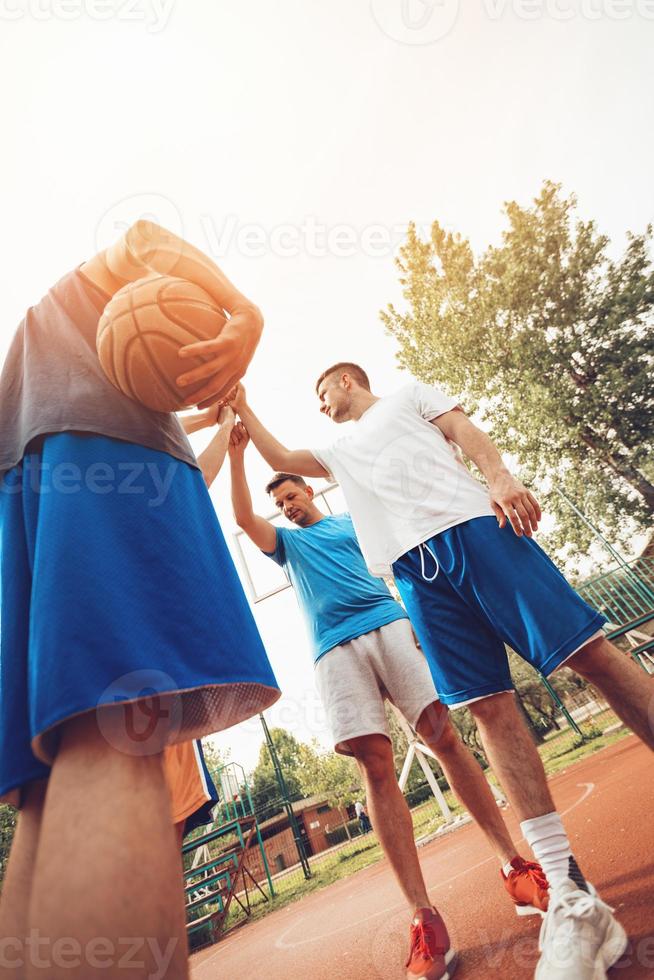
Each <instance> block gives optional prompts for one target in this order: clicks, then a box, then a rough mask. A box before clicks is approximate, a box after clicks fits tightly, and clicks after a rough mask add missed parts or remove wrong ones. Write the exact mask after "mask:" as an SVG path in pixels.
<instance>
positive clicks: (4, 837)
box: [0, 804, 17, 883]
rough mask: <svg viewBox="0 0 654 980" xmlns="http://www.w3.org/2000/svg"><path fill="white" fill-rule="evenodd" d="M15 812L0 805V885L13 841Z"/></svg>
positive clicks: (11, 808) (8, 807) (9, 807)
mask: <svg viewBox="0 0 654 980" xmlns="http://www.w3.org/2000/svg"><path fill="white" fill-rule="evenodd" d="M16 812H17V811H16V810H14V808H13V807H12V806H5V805H4V804H0V883H2V881H3V879H4V876H5V871H6V870H7V861H8V860H9V851H10V850H11V842H12V840H13V839H14V832H15V830H16Z"/></svg>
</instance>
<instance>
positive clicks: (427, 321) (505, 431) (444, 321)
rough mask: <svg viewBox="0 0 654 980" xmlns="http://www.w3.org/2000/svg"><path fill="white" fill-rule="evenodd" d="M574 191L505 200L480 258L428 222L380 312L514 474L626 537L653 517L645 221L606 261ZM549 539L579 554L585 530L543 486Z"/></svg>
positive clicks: (405, 253) (417, 371)
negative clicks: (395, 296)
mask: <svg viewBox="0 0 654 980" xmlns="http://www.w3.org/2000/svg"><path fill="white" fill-rule="evenodd" d="M576 204H577V202H576V199H575V197H574V196H570V197H568V198H565V197H563V196H562V193H561V188H560V187H559V186H558V185H556V184H553V183H551V182H546V183H545V184H544V186H543V188H542V190H541V192H540V194H539V196H538V197H537V198H536V200H535V201H534V204H533V207H531V208H524V207H521V206H520V205H518V204H517V203H515V202H511V203H508V204H507V205H506V207H505V213H506V216H507V219H508V228H507V229H506V230H505V231H504V233H503V235H502V241H501V244H500V245H498V246H489V247H488V248H487V249H486V250H485V251H484V252H482V253H481V254H480V255H479V256H475V255H474V254H473V250H472V248H471V246H470V243H469V242H468V241H467V240H465V239H463V238H462V237H461V236H460V235H458V234H452V233H450V232H446V231H445V230H444V228H443V227H442V226H441V225H440V224H439V223H438V222H437V221H436V222H434V224H433V225H432V228H431V235H430V237H429V239H428V240H426V241H424V240H422V239H421V238H420V237H419V236H418V234H417V231H416V229H415V227H414V226H413V225H411V226H410V228H409V232H408V236H407V241H406V243H405V245H404V246H403V247H402V249H401V251H400V257H399V259H398V267H399V269H400V273H401V275H400V282H401V284H402V287H403V293H404V297H405V299H406V301H407V304H408V308H407V310H406V312H399V311H398V310H396V309H395V308H394V307H393V306H392V305H390V306H389V307H388V309H387V310H386V312H383V313H382V320H383V322H384V324H385V326H386V328H387V331H388V332H389V333H391V334H392V335H393V336H394V337H395V338H396V339H397V341H398V342H399V352H398V355H397V356H398V360H399V362H400V364H401V365H402V367H404V368H407V369H408V370H409V371H411V372H412V374H414V375H415V377H417V378H419V379H420V380H422V381H425V382H427V383H428V384H436V385H439V386H441V387H443V388H444V389H445V390H447V391H449V392H450V393H452V394H455V395H456V396H457V397H460V398H461V400H462V402H463V404H464V405H465V407H466V409H467V410H468V411H470V412H475V411H479V412H480V413H481V416H482V418H483V420H484V421H485V422H486V423H488V425H489V428H490V434H491V436H492V437H493V438H494V439H495V440H496V441H497V443H498V445H499V446H500V448H501V450H502V451H503V452H509V453H511V454H513V455H514V456H515V457H516V459H517V460H518V462H519V466H520V471H521V476H522V478H523V479H525V480H526V481H528V482H529V483H532V484H536V485H537V486H540V487H541V488H543V487H547V486H548V484H549V483H550V482H551V483H554V484H555V485H556V486H558V487H559V488H560V489H561V490H563V491H565V492H566V493H567V494H568V495H569V496H570V497H571V498H573V499H574V500H575V502H576V503H577V505H578V506H580V507H581V509H582V510H583V511H584V512H585V513H586V514H587V515H588V517H589V518H590V519H591V520H592V521H593V522H594V523H595V524H598V525H599V526H600V527H602V529H603V530H605V531H606V532H607V533H608V534H609V536H612V537H613V538H614V539H615V540H618V541H621V542H624V541H625V540H626V538H627V537H628V536H629V534H630V533H632V532H633V530H634V527H636V528H638V529H641V530H646V529H648V528H649V527H650V526H651V521H652V515H653V514H654V485H653V481H654V462H653V456H652V433H653V432H654V389H653V387H652V384H651V376H652V368H653V365H654V339H653V334H654V332H653V331H652V323H653V320H654V316H653V310H654V266H653V264H652V257H651V243H652V228H651V227H647V228H646V230H645V231H644V232H643V233H642V234H640V235H635V234H629V235H628V238H627V246H626V249H625V251H624V254H623V255H622V256H621V257H620V258H618V259H613V258H611V257H610V254H609V241H608V239H607V238H606V236H604V235H601V234H600V233H599V232H598V230H597V227H596V225H595V223H594V222H593V221H584V220H581V219H579V218H577V217H576V215H575V210H576ZM548 508H549V509H550V510H552V511H553V512H554V513H555V514H556V517H557V519H558V520H557V527H556V530H555V531H554V532H553V534H552V537H551V541H550V544H551V546H552V547H555V548H557V549H566V554H565V556H566V557H567V556H568V555H569V553H571V552H572V551H583V552H585V551H586V550H587V548H588V545H589V532H588V531H587V529H586V528H584V527H583V525H581V524H580V523H579V522H578V521H577V520H576V518H574V516H572V515H571V513H570V512H569V511H568V509H567V507H566V505H565V504H564V503H563V502H562V501H561V500H560V499H559V498H558V497H557V496H556V495H554V494H553V495H552V496H551V497H550V499H549V501H548Z"/></svg>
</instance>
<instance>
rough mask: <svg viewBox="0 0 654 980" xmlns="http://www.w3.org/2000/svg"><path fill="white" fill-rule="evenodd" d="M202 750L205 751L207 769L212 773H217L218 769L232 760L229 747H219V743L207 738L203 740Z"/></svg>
mask: <svg viewBox="0 0 654 980" xmlns="http://www.w3.org/2000/svg"><path fill="white" fill-rule="evenodd" d="M202 751H203V753H204V761H205V762H206V764H207V769H208V770H209V772H210V773H215V772H217V771H218V769H221V768H222V767H223V766H226V765H227V763H228V762H229V761H230V755H231V752H230V750H229V749H219V748H218V746H217V745H214V743H213V742H212V741H211V740H210V739H208V738H205V739H203V740H202Z"/></svg>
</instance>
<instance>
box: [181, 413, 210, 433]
mask: <svg viewBox="0 0 654 980" xmlns="http://www.w3.org/2000/svg"><path fill="white" fill-rule="evenodd" d="M177 417H178V419H179V421H180V422H181V424H182V428H183V429H184V432H185V433H186V434H187V435H188V436H190V435H192V434H193V433H194V432H199V431H200V429H206V427H207V426H208V425H211V424H212V422H211V421H210V419H209V412H208V411H207V412H195V413H194V414H193V415H178V416H177ZM214 421H215V416H214Z"/></svg>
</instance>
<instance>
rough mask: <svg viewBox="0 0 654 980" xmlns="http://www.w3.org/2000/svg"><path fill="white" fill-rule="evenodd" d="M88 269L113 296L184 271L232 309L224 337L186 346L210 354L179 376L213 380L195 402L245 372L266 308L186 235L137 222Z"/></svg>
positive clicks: (188, 381)
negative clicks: (139, 283)
mask: <svg viewBox="0 0 654 980" xmlns="http://www.w3.org/2000/svg"><path fill="white" fill-rule="evenodd" d="M82 271H83V273H84V274H85V275H86V276H88V278H89V279H91V280H92V281H93V282H95V283H96V284H97V285H98V286H100V288H101V289H104V290H105V292H108V293H109V294H110V295H112V296H113V295H114V293H116V292H117V291H118V290H119V289H121V288H122V287H123V286H125V285H126V284H127V283H129V282H134V281H135V280H137V279H142V278H143V277H144V276H147V275H152V274H157V275H171V276H179V277H181V278H182V279H188V280H189V281H190V282H194V283H196V284H197V285H198V286H201V287H202V288H203V289H205V290H206V291H207V292H208V293H209V295H210V296H211V297H212V298H213V299H214V300H215V301H216V303H217V304H218V306H220V308H221V309H223V310H226V311H227V312H228V313H229V314H230V319H229V320H228V322H227V324H226V325H225V327H224V328H223V330H222V331H221V333H220V334H219V336H218V337H216V338H215V339H213V340H206V341H200V342H199V343H195V344H190V345H188V346H187V347H183V348H182V349H181V351H180V357H182V358H184V357H199V356H201V357H203V358H206V361H205V363H204V364H203V365H202V366H201V367H199V368H196V369H195V370H194V371H191V372H189V374H187V375H180V377H179V378H178V384H180V385H182V386H186V385H192V384H195V383H196V382H197V381H201V380H205V379H206V380H207V384H206V385H205V386H204V387H203V388H202V389H201V390H200V391H199V392H198V393H197V394H196V395H194V396H193V401H192V402H191V404H198V405H201V407H203V408H204V407H206V405H208V404H211V403H212V402H213V401H215V400H216V398H218V397H220V395H223V394H225V393H226V392H227V391H229V390H230V388H233V387H234V385H235V384H236V382H237V381H239V380H240V379H241V378H242V377H243V375H244V374H245V371H246V369H247V366H248V364H249V363H250V361H251V360H252V357H253V355H254V352H255V350H256V347H257V344H258V343H259V338H260V337H261V331H262V329H263V317H262V315H261V311H260V310H259V309H258V307H257V306H255V304H254V303H252V302H251V301H250V300H249V299H247V298H246V297H245V296H244V295H243V293H241V292H239V290H238V289H237V288H236V286H234V285H233V283H231V282H230V280H229V279H228V278H227V276H226V275H225V274H224V273H223V272H222V270H221V269H220V268H219V267H218V266H217V265H216V263H215V262H213V261H212V260H211V259H210V258H209V257H208V256H206V255H205V254H204V253H203V252H201V251H200V250H199V249H197V248H195V246H193V245H190V244H189V243H188V242H185V241H184V239H182V238H179V237H178V236H177V235H175V234H173V233H172V232H170V231H167V230H166V229H165V228H162V227H161V226H160V225H157V224H155V223H154V222H152V221H137V222H135V224H133V225H132V226H131V228H129V229H128V230H127V231H126V232H125V234H124V235H122V236H121V237H120V238H119V239H118V241H117V242H116V243H115V244H114V245H111V246H110V247H109V248H106V249H105V250H104V251H103V252H99V253H98V254H97V255H96V256H94V257H93V258H92V259H90V260H89V261H88V262H86V263H85V264H84V265H83V266H82ZM180 370H181V369H180Z"/></svg>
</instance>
